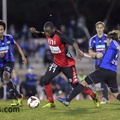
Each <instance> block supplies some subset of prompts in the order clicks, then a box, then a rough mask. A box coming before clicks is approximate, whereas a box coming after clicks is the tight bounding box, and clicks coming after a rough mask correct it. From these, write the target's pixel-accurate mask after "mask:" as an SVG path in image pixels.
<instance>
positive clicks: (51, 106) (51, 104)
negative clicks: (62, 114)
mask: <svg viewBox="0 0 120 120" xmlns="http://www.w3.org/2000/svg"><path fill="white" fill-rule="evenodd" d="M53 107H56V104H55V103H52V102H48V103H47V104H46V105H44V106H42V108H53Z"/></svg>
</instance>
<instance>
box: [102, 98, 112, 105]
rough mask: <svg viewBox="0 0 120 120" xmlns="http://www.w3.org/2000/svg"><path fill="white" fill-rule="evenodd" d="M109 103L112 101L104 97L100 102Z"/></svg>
mask: <svg viewBox="0 0 120 120" xmlns="http://www.w3.org/2000/svg"><path fill="white" fill-rule="evenodd" d="M107 103H110V101H109V100H107V99H106V98H104V97H103V98H102V100H101V102H100V104H107Z"/></svg>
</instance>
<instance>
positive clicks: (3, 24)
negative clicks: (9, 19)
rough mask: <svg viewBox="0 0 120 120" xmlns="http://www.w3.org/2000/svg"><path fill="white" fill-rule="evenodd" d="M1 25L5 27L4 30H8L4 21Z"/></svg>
mask: <svg viewBox="0 0 120 120" xmlns="http://www.w3.org/2000/svg"><path fill="white" fill-rule="evenodd" d="M0 25H2V26H3V27H4V30H5V29H6V24H5V22H3V20H0Z"/></svg>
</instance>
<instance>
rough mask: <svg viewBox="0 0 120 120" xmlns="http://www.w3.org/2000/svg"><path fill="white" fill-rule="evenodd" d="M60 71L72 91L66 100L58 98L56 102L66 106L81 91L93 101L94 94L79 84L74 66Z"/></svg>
mask: <svg viewBox="0 0 120 120" xmlns="http://www.w3.org/2000/svg"><path fill="white" fill-rule="evenodd" d="M62 71H63V73H64V74H65V75H66V77H67V78H68V80H69V82H70V84H71V85H72V87H73V88H74V90H73V91H72V92H71V93H70V95H69V97H68V98H58V100H59V101H60V102H62V103H63V104H64V105H66V106H68V105H69V103H70V102H71V100H72V99H73V98H75V97H76V96H77V95H78V94H79V93H80V92H82V91H83V90H84V91H86V93H87V94H89V95H90V96H91V97H92V98H94V99H95V98H96V94H95V93H94V92H93V91H92V90H90V89H89V88H87V87H84V86H83V85H81V84H79V82H78V78H77V75H76V69H75V67H74V66H72V67H69V68H64V69H63V70H62ZM86 84H87V83H86ZM97 107H98V105H97Z"/></svg>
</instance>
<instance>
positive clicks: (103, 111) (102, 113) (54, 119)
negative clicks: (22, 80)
mask: <svg viewBox="0 0 120 120" xmlns="http://www.w3.org/2000/svg"><path fill="white" fill-rule="evenodd" d="M46 102H47V101H41V103H40V106H39V107H38V108H34V109H32V108H29V107H28V106H27V101H26V100H24V101H23V107H20V108H19V110H20V111H19V112H4V111H2V110H3V108H5V107H8V108H9V107H10V105H9V104H10V103H11V101H4V100H0V120H120V101H117V100H110V102H111V103H110V104H105V105H102V106H101V107H100V108H96V107H95V106H94V103H93V101H92V100H79V101H76V100H73V101H72V102H71V104H70V105H69V106H68V107H65V106H64V105H62V104H61V103H59V102H58V101H56V105H57V106H56V108H42V106H43V105H45V104H46Z"/></svg>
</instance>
